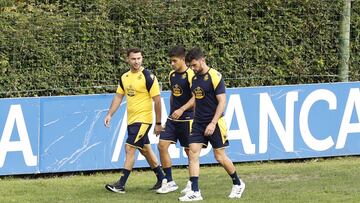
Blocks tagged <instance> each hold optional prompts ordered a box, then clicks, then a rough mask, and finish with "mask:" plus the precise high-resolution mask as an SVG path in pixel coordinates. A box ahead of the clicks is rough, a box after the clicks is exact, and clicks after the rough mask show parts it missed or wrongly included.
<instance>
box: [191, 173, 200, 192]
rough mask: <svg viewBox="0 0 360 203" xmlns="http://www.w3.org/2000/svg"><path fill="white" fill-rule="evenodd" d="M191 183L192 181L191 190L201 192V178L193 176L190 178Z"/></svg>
mask: <svg viewBox="0 0 360 203" xmlns="http://www.w3.org/2000/svg"><path fill="white" fill-rule="evenodd" d="M190 181H191V190H192V191H194V192H196V191H199V183H198V182H199V177H197V176H192V177H190Z"/></svg>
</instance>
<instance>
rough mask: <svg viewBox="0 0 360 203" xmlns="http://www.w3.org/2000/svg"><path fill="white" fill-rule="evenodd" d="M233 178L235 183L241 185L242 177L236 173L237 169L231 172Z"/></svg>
mask: <svg viewBox="0 0 360 203" xmlns="http://www.w3.org/2000/svg"><path fill="white" fill-rule="evenodd" d="M230 177H231V180H232V182H233V184H234V185H240V184H241V183H240V179H239V177H238V175H237V174H236V171H235V172H234V173H233V174H230Z"/></svg>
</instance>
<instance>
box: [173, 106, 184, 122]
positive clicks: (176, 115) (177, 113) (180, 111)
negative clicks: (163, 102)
mask: <svg viewBox="0 0 360 203" xmlns="http://www.w3.org/2000/svg"><path fill="white" fill-rule="evenodd" d="M183 113H184V109H183V108H179V109H176V110H175V111H174V112H173V113H172V114H171V118H173V119H178V118H180V116H181V115H182V114H183Z"/></svg>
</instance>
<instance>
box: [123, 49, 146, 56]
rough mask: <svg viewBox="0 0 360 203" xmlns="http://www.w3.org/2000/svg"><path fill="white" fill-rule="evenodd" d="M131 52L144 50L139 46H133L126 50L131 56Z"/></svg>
mask: <svg viewBox="0 0 360 203" xmlns="http://www.w3.org/2000/svg"><path fill="white" fill-rule="evenodd" d="M131 53H141V54H142V53H143V52H142V51H141V49H140V48H138V47H132V48H129V49H128V50H127V51H126V54H127V56H129V55H130V54H131Z"/></svg>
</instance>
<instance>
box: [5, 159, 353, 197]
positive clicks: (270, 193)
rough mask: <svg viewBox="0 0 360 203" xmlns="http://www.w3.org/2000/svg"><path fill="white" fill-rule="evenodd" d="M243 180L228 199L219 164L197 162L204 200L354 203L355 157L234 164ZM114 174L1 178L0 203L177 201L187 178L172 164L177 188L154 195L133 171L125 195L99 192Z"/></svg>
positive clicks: (143, 174) (143, 175) (144, 174)
mask: <svg viewBox="0 0 360 203" xmlns="http://www.w3.org/2000/svg"><path fill="white" fill-rule="evenodd" d="M236 168H237V172H238V174H239V175H240V176H241V178H242V179H243V180H244V181H245V182H246V190H245V192H244V193H243V197H242V198H241V199H240V200H229V199H227V195H228V194H229V192H230V190H231V180H230V178H229V176H228V175H227V174H226V172H225V170H224V169H223V168H222V167H219V166H202V167H201V169H200V178H199V186H200V189H201V191H202V195H203V197H204V202H217V203H219V202H235V201H236V202H238V201H240V202H359V201H360V157H338V158H331V159H311V160H305V161H304V160H303V161H295V162H265V163H261V162H254V163H241V164H236ZM119 175H120V173H110V172H108V173H95V174H92V175H72V176H63V177H51V178H49V177H46V178H44V177H43V178H36V179H29V178H19V177H2V178H1V180H0V202H178V200H177V198H178V197H179V195H180V193H179V191H180V190H181V189H183V187H184V186H185V184H186V181H187V179H188V171H187V169H186V168H175V169H174V170H173V177H174V179H175V181H176V182H177V184H178V185H179V187H180V188H179V190H178V191H176V192H173V193H169V194H162V195H160V194H155V192H153V191H150V190H148V189H149V188H150V187H151V186H152V185H153V184H154V183H155V175H154V174H153V172H152V171H150V170H146V171H133V172H132V173H131V175H130V177H129V180H128V183H127V186H126V193H125V194H115V193H111V192H109V191H107V190H105V188H104V185H105V184H106V183H112V182H114V181H116V180H117V179H118V178H119Z"/></svg>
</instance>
